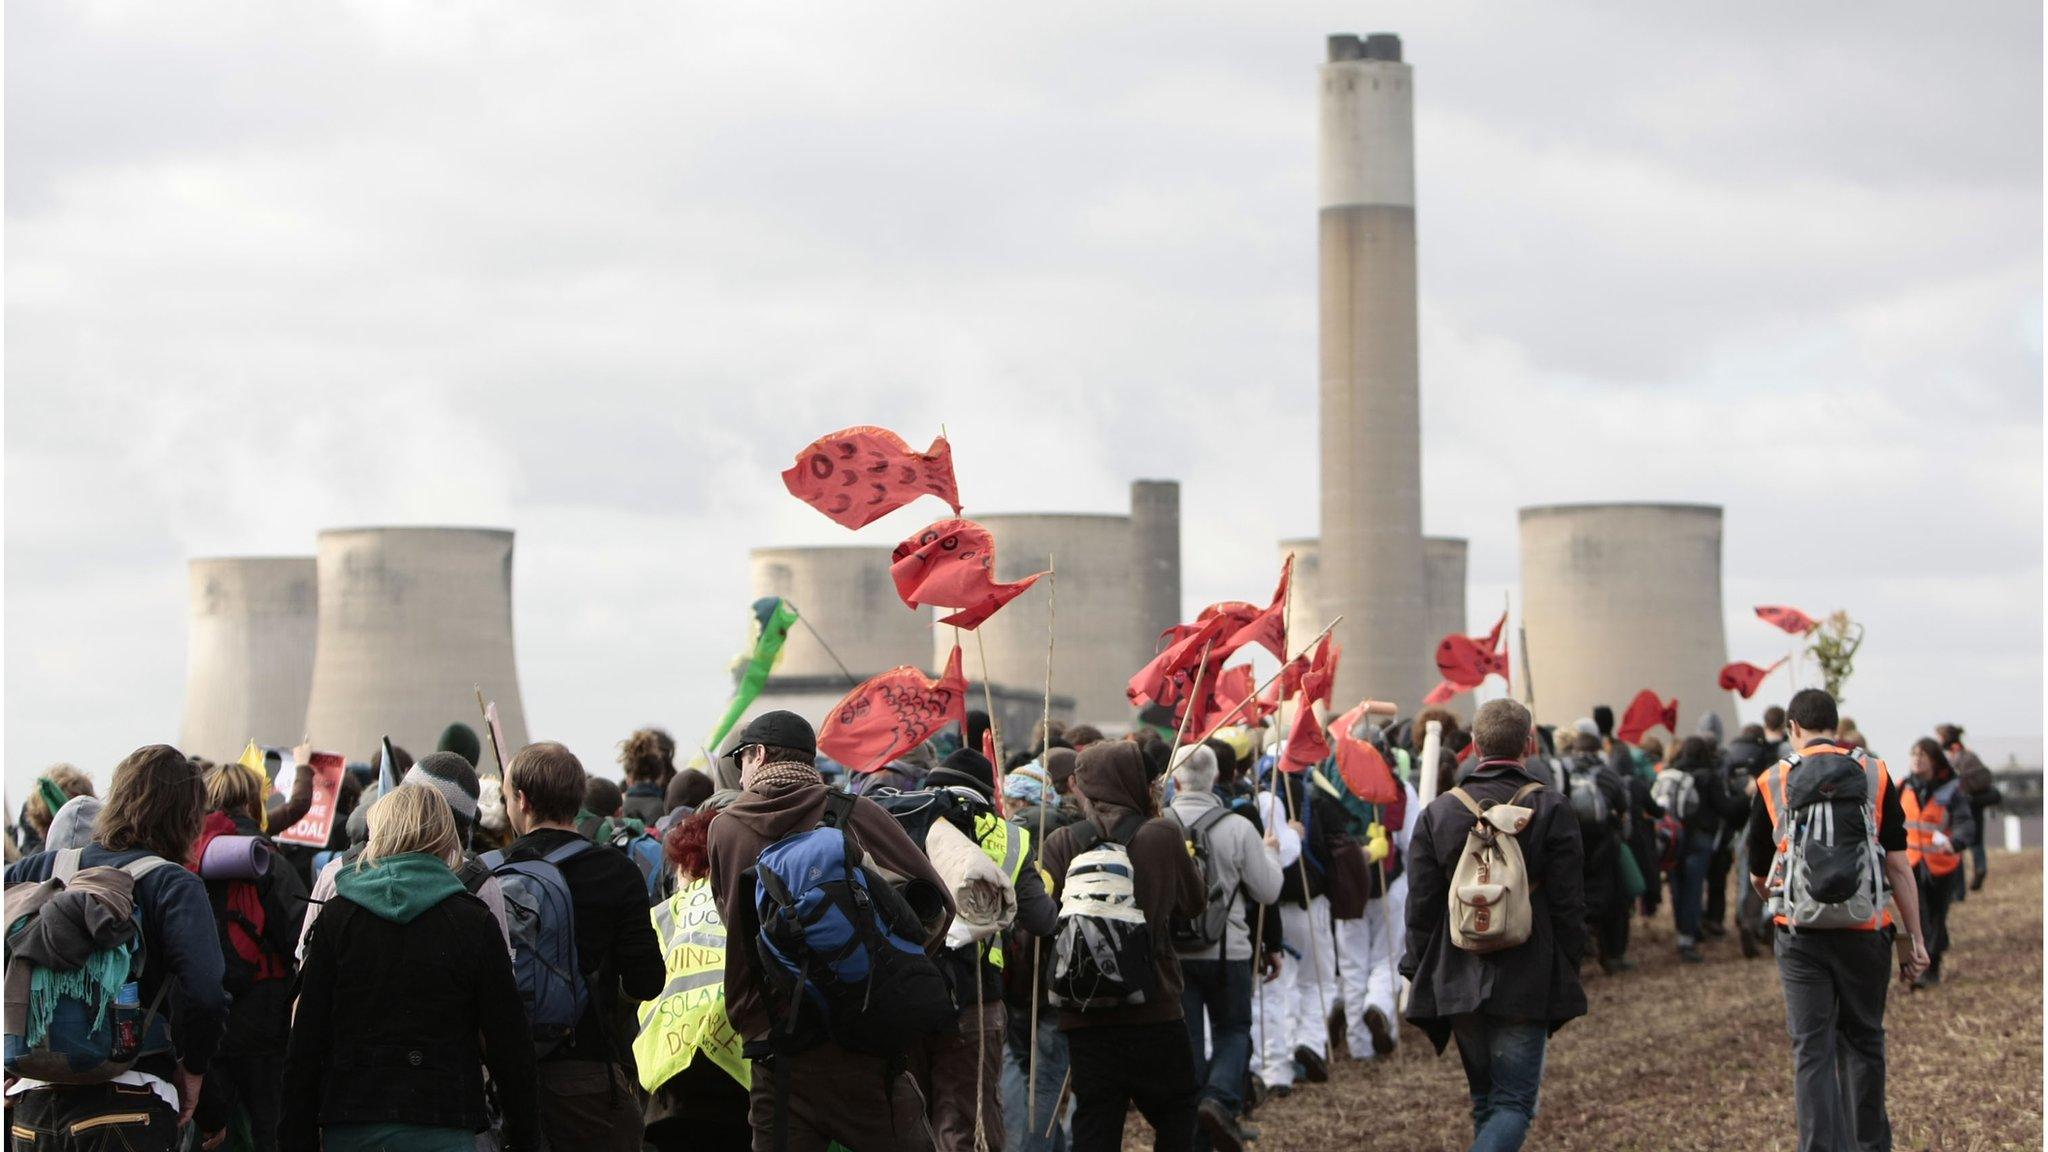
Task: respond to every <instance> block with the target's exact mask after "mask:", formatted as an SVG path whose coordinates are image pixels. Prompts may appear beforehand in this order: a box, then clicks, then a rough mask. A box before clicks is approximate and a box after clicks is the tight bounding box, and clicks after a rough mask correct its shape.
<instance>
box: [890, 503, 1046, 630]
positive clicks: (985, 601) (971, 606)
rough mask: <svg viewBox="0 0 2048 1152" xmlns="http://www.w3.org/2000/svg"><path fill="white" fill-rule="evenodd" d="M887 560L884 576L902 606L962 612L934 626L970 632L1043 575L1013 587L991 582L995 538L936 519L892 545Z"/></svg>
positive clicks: (967, 523) (968, 525)
mask: <svg viewBox="0 0 2048 1152" xmlns="http://www.w3.org/2000/svg"><path fill="white" fill-rule="evenodd" d="M889 559H890V563H889V577H890V579H892V580H894V581H895V582H896V595H898V596H900V597H902V598H903V602H904V603H905V604H908V605H909V606H910V607H912V608H918V607H922V606H923V605H926V604H937V605H939V606H940V607H942V608H958V609H961V611H959V612H956V613H954V614H953V615H951V616H946V617H943V618H941V619H940V620H939V623H941V624H951V625H953V626H954V627H956V628H966V629H968V630H970V631H971V630H973V629H975V628H979V627H980V626H981V625H982V623H983V622H984V621H986V620H987V619H988V618H989V617H991V616H993V615H995V614H996V610H997V609H999V608H1001V607H1002V606H1003V605H1005V604H1008V603H1009V602H1010V601H1012V600H1015V599H1016V598H1017V597H1018V596H1020V595H1022V594H1023V592H1024V590H1025V589H1027V588H1029V587H1031V586H1032V585H1033V584H1036V583H1038V579H1039V577H1040V576H1044V575H1045V573H1043V572H1039V573H1036V574H1034V575H1031V576H1026V577H1025V578H1024V579H1022V580H1018V581H1016V582H1014V583H1010V584H998V583H996V580H995V568H996V544H995V537H993V536H991V535H989V531H988V529H986V528H983V527H982V526H981V525H979V524H976V523H975V522H974V521H972V520H960V519H952V520H940V521H938V522H937V523H935V524H931V525H928V526H927V527H926V528H925V529H924V530H923V531H922V532H919V533H918V534H917V535H915V536H912V537H911V538H910V539H908V540H905V541H904V542H903V543H901V544H898V545H896V550H895V551H894V552H892V553H890V557H889Z"/></svg>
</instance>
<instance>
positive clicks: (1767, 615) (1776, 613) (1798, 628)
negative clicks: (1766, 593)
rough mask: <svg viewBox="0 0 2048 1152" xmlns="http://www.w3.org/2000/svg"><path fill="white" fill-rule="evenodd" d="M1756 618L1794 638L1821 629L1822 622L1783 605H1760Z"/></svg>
mask: <svg viewBox="0 0 2048 1152" xmlns="http://www.w3.org/2000/svg"><path fill="white" fill-rule="evenodd" d="M1756 618H1757V619H1759V620H1761V621H1763V622H1764V623H1766V624H1769V625H1770V626H1772V627H1773V628H1777V629H1780V630H1782V631H1785V632H1790V633H1791V634H1792V635H1794V636H1804V635H1806V634H1807V633H1808V632H1811V631H1813V630H1814V629H1815V628H1818V627H1820V621H1818V620H1815V619H1814V618H1813V617H1811V616H1808V615H1807V614H1806V613H1804V612H1801V611H1800V610H1799V609H1797V608H1788V607H1786V606H1785V605H1783V604H1761V605H1758V606H1757V610H1756Z"/></svg>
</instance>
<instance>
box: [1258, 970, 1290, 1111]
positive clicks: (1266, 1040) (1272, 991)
mask: <svg viewBox="0 0 2048 1152" xmlns="http://www.w3.org/2000/svg"><path fill="white" fill-rule="evenodd" d="M1300 963H1301V961H1299V960H1296V959H1295V958H1294V957H1292V956H1289V955H1288V954H1287V953H1286V952H1282V953H1280V975H1278V976H1276V977H1274V979H1273V982H1272V983H1270V984H1267V983H1259V984H1255V985H1253V987H1252V1066H1253V1067H1254V1068H1256V1069H1257V1070H1258V1073H1259V1079H1261V1080H1264V1081H1265V1082H1266V1087H1268V1088H1277V1087H1280V1086H1282V1085H1291V1084H1293V1083H1294V1039H1293V1037H1294V995H1295V993H1294V970H1295V968H1296V966H1297V965H1299V964H1300ZM1254 972H1255V973H1256V969H1254Z"/></svg>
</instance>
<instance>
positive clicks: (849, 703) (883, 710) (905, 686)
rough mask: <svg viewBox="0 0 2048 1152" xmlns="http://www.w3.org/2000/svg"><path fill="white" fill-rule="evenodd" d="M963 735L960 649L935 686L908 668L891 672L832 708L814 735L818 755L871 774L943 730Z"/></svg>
mask: <svg viewBox="0 0 2048 1152" xmlns="http://www.w3.org/2000/svg"><path fill="white" fill-rule="evenodd" d="M955 722H957V723H959V725H960V728H961V731H963V732H964V731H966V729H967V680H966V677H964V676H962V675H961V674H960V646H959V645H958V644H955V645H954V646H953V654H952V655H951V656H949V657H947V658H946V669H945V671H944V672H942V673H941V674H940V675H939V678H938V679H937V680H928V679H926V678H925V674H924V673H922V672H920V671H918V670H917V669H915V668H912V667H910V666H909V665H907V664H906V665H904V666H902V667H899V668H891V669H890V670H889V671H887V672H884V673H882V674H881V675H880V676H876V677H875V678H873V679H871V680H869V681H867V682H866V683H864V684H862V685H861V686H860V687H858V688H855V689H854V690H853V691H851V692H848V693H847V694H846V696H845V697H844V698H843V699H841V700H840V701H839V703H838V704H835V705H833V707H832V712H831V714H830V715H828V716H826V717H825V727H824V730H823V731H821V732H819V733H818V750H819V751H820V752H823V753H824V754H825V755H827V756H830V757H831V758H832V759H834V760H837V761H839V762H840V763H841V764H844V765H846V767H847V768H848V769H849V770H851V771H854V772H873V771H875V770H876V769H878V768H880V767H882V766H883V765H884V764H887V763H888V762H889V761H891V760H893V759H895V758H896V757H898V756H901V755H902V754H903V753H905V752H908V751H910V750H911V749H912V748H915V747H917V746H918V745H919V744H922V743H924V742H925V741H926V740H929V739H931V737H932V735H933V734H934V733H936V732H937V731H938V730H939V729H941V728H944V727H945V726H946V725H947V724H951V723H955Z"/></svg>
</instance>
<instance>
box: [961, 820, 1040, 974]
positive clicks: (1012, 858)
mask: <svg viewBox="0 0 2048 1152" xmlns="http://www.w3.org/2000/svg"><path fill="white" fill-rule="evenodd" d="M974 842H975V843H977V844H979V845H981V850H982V851H983V852H984V853H986V854H987V855H988V858H989V859H990V860H993V861H995V864H996V867H998V868H1001V869H1002V870H1003V875H1005V876H1008V877H1009V878H1010V886H1011V887H1013V888H1014V887H1016V885H1017V877H1018V876H1019V875H1020V874H1022V873H1023V871H1024V861H1025V858H1026V857H1028V856H1029V855H1030V854H1031V833H1030V832H1028V831H1026V830H1024V829H1023V828H1020V827H1018V826H1016V825H1014V824H1012V823H1010V822H1009V821H1008V820H1005V819H1003V818H1002V817H1001V816H999V815H997V814H996V813H994V812H983V813H982V814H981V815H979V816H976V817H975V818H974ZM987 946H988V962H989V963H990V964H993V965H995V966H996V967H998V968H1001V967H1002V966H1003V934H1002V933H1000V932H998V933H996V934H995V935H994V936H992V937H990V938H989V941H988V945H987Z"/></svg>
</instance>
